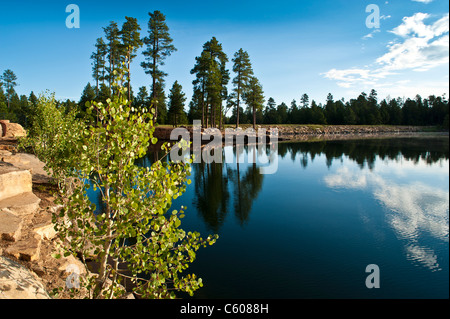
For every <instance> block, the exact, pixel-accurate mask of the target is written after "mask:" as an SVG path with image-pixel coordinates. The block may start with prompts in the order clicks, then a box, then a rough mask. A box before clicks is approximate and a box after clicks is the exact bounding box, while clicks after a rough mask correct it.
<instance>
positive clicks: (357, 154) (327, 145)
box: [278, 137, 449, 169]
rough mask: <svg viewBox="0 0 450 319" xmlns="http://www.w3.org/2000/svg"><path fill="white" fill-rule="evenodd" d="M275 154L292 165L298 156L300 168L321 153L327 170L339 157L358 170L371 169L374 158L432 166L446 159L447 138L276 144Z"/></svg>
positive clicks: (447, 154)
mask: <svg viewBox="0 0 450 319" xmlns="http://www.w3.org/2000/svg"><path fill="white" fill-rule="evenodd" d="M278 152H279V155H280V156H281V157H282V158H284V157H285V156H286V155H287V154H288V153H290V156H291V159H292V161H294V162H295V161H296V160H297V157H299V158H300V164H301V166H302V167H304V168H306V167H307V166H308V162H309V160H308V155H309V156H310V160H311V161H314V159H315V158H316V156H319V155H322V154H323V155H325V156H326V159H327V162H326V163H327V166H328V167H331V166H332V164H333V161H335V160H339V161H341V160H342V157H343V156H346V157H348V158H349V159H351V160H352V161H354V162H356V163H357V164H358V166H359V167H360V168H361V169H363V168H365V167H366V166H367V167H368V168H369V169H373V168H374V165H375V161H376V158H377V157H378V158H380V159H381V160H393V161H399V160H401V159H406V160H408V161H412V162H413V163H416V164H417V163H419V161H425V162H426V163H427V164H433V163H436V162H439V161H441V160H443V159H446V160H448V159H449V142H448V137H447V138H445V137H444V138H442V137H422V138H390V139H386V138H385V139H381V138H380V139H369V140H347V141H345V140H343V141H320V142H305V143H286V144H280V147H279V151H278Z"/></svg>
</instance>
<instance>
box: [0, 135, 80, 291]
mask: <svg viewBox="0 0 450 319" xmlns="http://www.w3.org/2000/svg"><path fill="white" fill-rule="evenodd" d="M16 146H17V140H14V138H8V139H4V138H0V299H50V298H68V296H69V295H68V291H67V290H65V291H63V292H62V293H61V294H60V295H59V296H58V297H56V296H52V295H50V292H52V291H53V289H55V288H59V287H65V281H66V278H67V277H68V276H69V275H70V265H77V266H78V267H79V269H83V266H82V264H81V262H80V261H79V260H77V259H76V258H75V257H73V256H69V257H67V258H61V259H58V260H57V259H55V258H53V257H52V254H53V253H55V252H57V251H58V242H59V239H58V238H57V236H56V232H55V230H54V227H53V223H52V214H53V213H54V212H56V211H57V210H58V209H59V208H60V207H58V206H57V205H56V204H55V203H54V197H53V196H52V189H53V190H54V188H53V186H52V185H51V183H50V177H49V176H48V175H47V173H46V172H45V171H44V169H43V167H44V164H43V163H42V162H41V161H39V159H37V158H36V157H35V156H34V155H31V154H25V153H17V152H16V148H15V147H16Z"/></svg>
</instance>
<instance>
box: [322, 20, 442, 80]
mask: <svg viewBox="0 0 450 319" xmlns="http://www.w3.org/2000/svg"><path fill="white" fill-rule="evenodd" d="M429 18H430V15H429V14H427V13H421V12H419V13H416V14H414V15H413V16H411V17H404V18H403V21H402V23H401V24H400V25H399V26H397V27H396V28H394V29H393V30H391V31H389V32H390V33H392V34H394V35H396V36H397V37H398V38H399V39H396V40H394V41H390V42H389V44H388V45H387V47H386V48H387V52H386V53H385V54H383V55H382V56H380V57H378V58H377V59H376V60H375V61H374V63H373V64H372V65H371V66H369V67H364V68H357V67H355V68H350V69H344V70H338V69H331V70H329V71H328V72H326V73H323V74H322V75H323V76H324V77H325V78H328V79H330V80H335V81H337V84H338V85H339V86H340V87H343V88H352V87H355V86H356V85H357V86H360V87H361V86H363V87H364V86H373V87H375V86H377V85H382V84H380V80H381V79H386V78H387V77H388V76H390V75H394V74H399V73H401V72H405V71H415V72H424V71H428V70H430V69H432V68H435V67H437V66H440V65H444V64H446V63H448V62H449V34H448V33H449V14H448V13H447V14H445V15H444V16H443V17H442V18H441V19H439V20H437V21H435V22H434V23H432V24H426V23H425V21H426V20H427V19H429ZM373 34H374V33H373V32H372V33H369V34H367V35H366V36H364V37H363V39H368V38H372V37H373ZM444 84H446V85H445V86H446V87H448V81H447V83H444ZM441 86H442V85H440V87H441Z"/></svg>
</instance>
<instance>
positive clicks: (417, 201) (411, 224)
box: [324, 164, 449, 271]
mask: <svg viewBox="0 0 450 319" xmlns="http://www.w3.org/2000/svg"><path fill="white" fill-rule="evenodd" d="M401 169H402V167H401V164H400V165H399V166H398V167H396V170H401ZM390 177H391V176H390V175H389V176H384V174H383V173H382V171H377V170H374V171H369V170H359V169H358V170H355V171H352V170H350V169H349V168H348V167H341V168H339V169H337V171H336V173H335V174H331V175H328V176H325V178H324V182H325V184H326V185H327V186H328V187H330V188H333V189H353V190H368V191H370V192H371V193H372V195H373V196H374V197H375V198H376V199H377V200H378V201H379V202H380V203H381V205H383V206H384V207H385V208H386V209H387V215H386V219H387V222H388V223H389V225H390V226H391V228H392V229H393V230H394V231H395V234H396V235H397V236H398V238H399V239H401V240H402V241H405V242H406V243H405V250H406V258H407V259H408V260H411V261H412V262H414V263H415V262H417V263H419V264H420V265H422V266H424V267H426V268H428V269H430V270H432V271H437V270H440V268H439V264H438V261H437V259H438V258H437V255H436V252H435V250H434V249H432V248H430V247H427V245H426V244H425V243H423V241H424V240H423V239H424V236H426V235H428V236H432V237H433V238H436V239H438V240H440V241H443V242H448V235H449V192H448V190H443V189H440V188H438V187H435V186H431V185H427V184H424V183H423V182H413V183H410V184H400V183H399V182H397V181H393V180H392V178H390Z"/></svg>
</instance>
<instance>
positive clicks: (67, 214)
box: [38, 66, 218, 298]
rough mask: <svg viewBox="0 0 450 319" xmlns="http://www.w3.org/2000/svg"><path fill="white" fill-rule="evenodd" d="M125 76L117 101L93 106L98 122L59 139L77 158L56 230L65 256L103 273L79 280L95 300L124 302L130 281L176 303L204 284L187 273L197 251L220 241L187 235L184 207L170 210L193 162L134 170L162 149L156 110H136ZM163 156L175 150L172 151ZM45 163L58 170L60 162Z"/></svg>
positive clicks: (140, 291) (143, 293) (142, 293)
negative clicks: (95, 196) (94, 197)
mask: <svg viewBox="0 0 450 319" xmlns="http://www.w3.org/2000/svg"><path fill="white" fill-rule="evenodd" d="M124 74H127V73H126V68H125V66H123V68H122V70H120V72H118V74H115V76H114V78H116V79H118V80H117V81H116V82H115V83H114V86H115V88H114V92H115V94H114V95H113V97H112V99H108V100H107V102H106V103H105V104H103V103H101V102H92V103H89V102H88V103H86V106H87V110H88V112H95V113H97V114H96V118H98V122H97V123H94V124H91V123H89V124H88V126H81V129H80V126H77V132H72V133H73V135H72V133H71V132H70V131H68V132H66V133H67V134H65V135H61V134H60V135H59V136H58V139H59V141H58V143H62V144H64V145H70V147H71V149H70V150H69V151H68V152H65V156H70V157H71V159H70V160H69V161H68V162H65V163H69V164H70V165H71V166H72V167H71V169H70V170H68V169H67V166H66V169H65V172H68V173H67V174H66V176H65V177H66V178H67V177H69V175H70V177H71V178H72V179H73V180H75V181H76V183H72V185H74V186H72V187H71V188H70V190H69V189H68V187H62V188H61V191H60V195H61V196H60V198H61V199H62V202H63V204H64V205H63V208H62V209H61V210H60V212H59V213H58V214H55V215H54V218H53V221H54V223H55V229H56V230H57V231H58V234H59V236H60V238H61V240H62V241H63V242H64V245H63V247H64V249H65V253H64V255H65V256H69V255H70V254H73V255H75V254H78V256H81V257H82V258H81V259H82V260H88V259H91V260H92V259H94V260H95V262H96V264H97V265H98V271H97V273H96V274H94V275H89V276H84V277H83V276H82V275H80V278H79V279H80V283H81V288H82V289H87V291H88V292H89V296H90V297H91V298H120V297H121V296H123V295H124V294H125V293H126V292H125V289H124V287H123V285H121V283H123V281H124V279H127V280H129V281H131V282H132V283H133V288H132V289H133V292H134V293H135V294H136V295H138V296H139V297H142V298H175V297H176V295H175V292H177V291H179V292H186V293H189V294H190V295H193V293H194V291H195V290H197V289H198V288H199V287H201V286H202V280H201V279H200V278H198V277H197V276H196V275H195V274H188V273H186V270H187V268H188V267H189V265H190V263H192V262H193V261H194V259H195V257H196V251H197V250H198V249H199V248H200V247H202V246H203V247H205V246H207V245H212V244H214V243H215V241H216V239H217V238H218V236H217V235H214V236H209V237H208V238H206V239H202V238H201V237H200V234H199V233H197V232H185V231H184V230H182V229H181V228H180V225H181V219H182V218H183V217H184V210H185V208H184V207H181V209H180V210H179V211H177V210H174V211H169V209H170V207H171V205H172V200H173V199H176V198H177V197H178V196H181V195H182V194H183V192H184V191H185V188H186V184H190V180H188V176H190V170H191V168H190V163H192V159H191V161H190V162H188V163H186V164H184V163H182V162H177V163H175V162H170V161H163V160H160V161H156V162H155V163H153V165H152V166H151V167H141V166H138V165H136V164H135V161H136V160H137V159H139V158H142V157H144V156H145V155H146V154H147V150H148V148H149V146H150V145H151V144H156V142H157V139H156V138H155V137H153V132H154V130H155V128H154V122H153V119H154V114H153V113H154V108H151V111H150V110H148V109H146V108H142V109H139V110H136V109H134V108H132V107H130V106H129V102H128V100H127V94H126V91H127V89H126V88H124V87H123V84H124V82H126V79H125V80H124ZM97 115H98V117H97ZM80 130H81V131H80ZM64 141H70V143H69V144H67V143H66V142H64ZM48 146H49V147H51V145H48ZM184 147H186V143H185V144H184ZM162 149H163V150H164V151H165V152H166V154H168V153H169V151H170V149H169V146H168V145H166V144H163V146H162ZM44 155H45V154H44ZM38 156H39V154H38ZM42 160H44V161H46V162H47V163H49V164H48V165H47V166H48V167H52V161H54V160H55V159H54V158H52V157H45V158H43V159H42ZM57 163H58V162H56V164H57ZM91 187H92V188H93V189H94V191H96V192H99V193H100V197H101V203H102V210H101V212H100V213H99V212H96V206H95V205H94V204H93V203H92V202H91V201H90V199H89V198H88V196H87V190H88V189H89V188H91ZM56 257H59V256H56ZM119 265H120V267H119ZM124 265H126V266H124ZM84 291H86V290H84Z"/></svg>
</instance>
